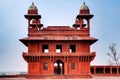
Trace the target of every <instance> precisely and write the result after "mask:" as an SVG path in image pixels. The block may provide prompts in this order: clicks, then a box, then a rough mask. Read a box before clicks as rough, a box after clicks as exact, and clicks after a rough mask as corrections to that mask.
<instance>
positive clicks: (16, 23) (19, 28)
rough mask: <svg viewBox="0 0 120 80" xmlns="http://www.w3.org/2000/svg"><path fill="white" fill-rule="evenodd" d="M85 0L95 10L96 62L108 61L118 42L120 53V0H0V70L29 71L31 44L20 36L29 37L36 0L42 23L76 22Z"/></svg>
mask: <svg viewBox="0 0 120 80" xmlns="http://www.w3.org/2000/svg"><path fill="white" fill-rule="evenodd" d="M84 1H85V3H86V5H88V6H89V9H90V12H91V14H94V17H93V18H92V19H91V37H95V38H97V39H99V40H98V41H97V42H96V43H94V44H93V45H92V46H91V51H96V57H95V59H94V61H93V62H92V63H91V64H92V65H106V64H108V57H107V53H108V51H109V50H108V47H109V45H110V44H111V43H113V42H114V43H117V52H118V53H120V49H119V48H120V1H119V0H117V1H114V0H1V1H0V28H1V29H0V71H27V63H26V62H25V61H24V59H23V57H22V52H23V51H24V52H25V51H27V47H25V45H24V44H22V43H21V42H20V41H19V39H20V38H24V37H27V20H26V19H25V18H24V15H25V14H27V10H28V7H29V6H30V5H31V4H32V2H34V4H35V5H36V6H37V8H38V10H39V11H38V12H39V14H41V16H42V19H41V21H42V24H43V25H44V26H45V27H46V26H49V25H60V26H62V25H65V26H72V25H73V24H74V21H75V18H76V16H77V15H78V13H79V10H80V6H81V5H82V4H83V2H84Z"/></svg>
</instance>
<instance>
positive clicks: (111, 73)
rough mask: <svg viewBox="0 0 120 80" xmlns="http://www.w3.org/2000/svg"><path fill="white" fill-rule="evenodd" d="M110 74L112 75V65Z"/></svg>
mask: <svg viewBox="0 0 120 80" xmlns="http://www.w3.org/2000/svg"><path fill="white" fill-rule="evenodd" d="M110 75H112V67H110Z"/></svg>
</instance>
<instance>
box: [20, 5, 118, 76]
mask: <svg viewBox="0 0 120 80" xmlns="http://www.w3.org/2000/svg"><path fill="white" fill-rule="evenodd" d="M93 16H94V15H92V14H90V10H89V8H88V6H87V5H86V4H85V3H83V5H82V6H81V8H80V12H79V14H78V15H77V17H76V20H75V23H74V24H73V26H72V27H70V26H48V27H44V26H43V24H41V20H40V19H41V15H39V14H38V9H37V7H36V6H35V5H34V3H32V5H31V6H30V7H29V8H28V14H26V15H25V18H26V19H27V20H28V37H26V38H23V39H20V41H21V42H22V43H23V44H25V45H26V46H27V47H28V52H23V57H24V59H25V61H26V62H27V63H28V75H29V76H39V77H48V76H55V75H56V76H61V77H64V78H81V77H85V78H88V77H91V76H92V75H96V74H97V73H98V74H101V75H103V74H107V73H108V74H111V75H112V72H114V73H116V74H118V75H120V67H118V66H117V67H115V66H113V68H112V67H111V66H107V67H106V66H90V62H91V61H92V60H94V57H95V55H96V53H95V52H90V46H91V45H92V44H93V43H95V42H96V41H97V39H96V38H93V37H90V19H91V18H92V17H93ZM91 73H92V74H91Z"/></svg>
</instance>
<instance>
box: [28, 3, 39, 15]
mask: <svg viewBox="0 0 120 80" xmlns="http://www.w3.org/2000/svg"><path fill="white" fill-rule="evenodd" d="M28 14H38V9H37V7H36V6H35V5H34V3H32V5H31V6H30V7H29V8H28Z"/></svg>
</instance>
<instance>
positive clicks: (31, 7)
mask: <svg viewBox="0 0 120 80" xmlns="http://www.w3.org/2000/svg"><path fill="white" fill-rule="evenodd" d="M28 10H37V7H36V6H35V5H34V3H32V5H31V6H30V7H29V8H28Z"/></svg>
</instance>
